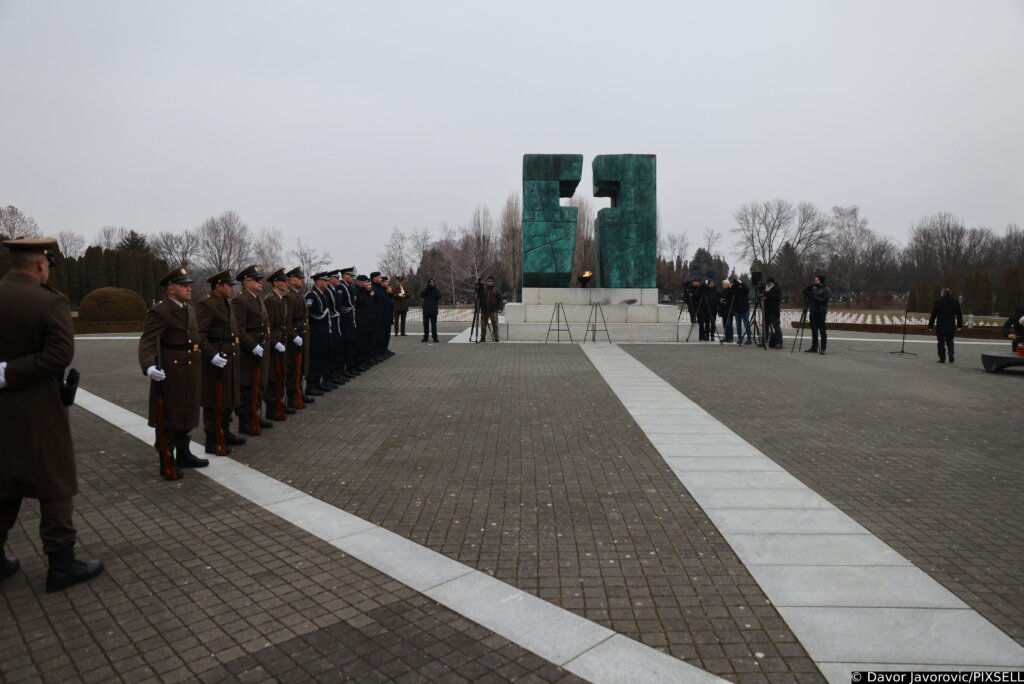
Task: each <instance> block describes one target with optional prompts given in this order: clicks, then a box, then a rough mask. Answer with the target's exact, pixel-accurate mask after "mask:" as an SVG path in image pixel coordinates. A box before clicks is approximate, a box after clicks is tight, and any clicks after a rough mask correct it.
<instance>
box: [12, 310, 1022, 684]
mask: <svg viewBox="0 0 1024 684" xmlns="http://www.w3.org/2000/svg"><path fill="white" fill-rule="evenodd" d="M444 327H447V328H448V331H449V332H454V331H456V330H461V329H462V327H463V326H462V325H451V326H444ZM844 336H845V337H853V335H851V334H847V333H836V334H835V337H837V338H839V337H844ZM444 339H446V338H442V344H439V345H433V344H431V345H425V344H421V343H420V342H419V338H418V336H415V335H410V336H409V337H407V338H398V339H396V340H394V342H393V349H395V350H396V351H397V352H398V355H397V356H396V357H394V358H393V359H391V360H389V361H388V362H386V363H384V364H383V365H381V366H379V367H378V368H376V369H374V370H373V371H371V372H370V373H369V374H367V375H364V376H362V377H360V378H358V379H357V380H355V381H352V382H351V383H349V384H348V385H346V386H345V387H343V388H342V389H340V390H337V391H335V392H332V393H331V394H329V395H327V396H325V397H323V398H322V399H320V400H318V402H317V403H316V405H315V406H313V407H312V408H310V409H309V410H307V411H304V412H301V413H300V414H299V415H297V416H294V417H291V418H289V420H288V422H286V423H284V424H278V425H277V426H276V427H275V428H274V429H272V430H268V431H266V432H265V433H264V436H262V437H259V438H253V439H250V443H249V444H247V445H246V446H244V447H240V448H238V449H237V450H236V452H235V454H234V458H235V459H236V460H238V461H239V462H241V463H244V464H245V465H247V466H250V467H251V468H253V469H255V470H257V471H259V472H261V473H264V474H265V475H267V476H270V477H271V478H274V479H275V480H278V481H280V482H283V483H286V484H288V485H290V486H291V487H294V488H296V489H297V490H301V491H302V492H304V493H306V494H308V495H311V496H312V497H315V498H316V499H319V500H320V501H323V502H325V503H327V504H330V505H332V506H335V507H337V508H339V509H341V510H344V511H347V512H348V513H351V514H354V515H356V516H358V517H360V518H362V519H365V520H366V521H369V522H370V523H373V524H374V525H379V526H381V527H383V528H385V529H387V530H390V531H392V532H394V533H396V534H398V535H400V536H401V537H404V538H406V539H409V540H412V541H414V542H417V543H419V544H422V545H424V546H426V547H427V548H429V549H432V550H434V551H436V552H439V553H440V554H443V555H444V556H446V557H448V558H450V559H453V560H455V561H458V562H459V563H462V564H465V565H466V566H469V567H470V568H474V569H477V570H480V571H482V572H484V573H487V574H489V575H492V576H494V577H495V578H497V579H500V580H502V581H504V582H507V583H508V584H510V585H513V586H514V587H518V588H519V589H522V590H524V591H525V592H528V593H530V594H532V595H535V596H537V597H540V598H541V599H544V600H545V601H549V602H550V603H552V604H554V605H557V606H559V607H561V608H564V609H566V610H567V611H569V612H571V613H573V614H576V615H578V616H581V617H583V618H586V619H587V620H590V621H593V622H594V623H597V624H599V625H602V626H604V627H607V628H610V629H611V630H614V631H615V632H618V633H620V634H623V635H626V636H628V637H631V638H633V639H635V640H637V641H638V642H640V643H642V644H646V645H647V646H650V647H652V648H653V649H659V650H661V651H663V652H665V653H668V654H670V655H672V656H674V657H676V658H679V659H682V660H684V661H686V662H688V663H690V664H692V665H695V666H697V667H699V668H702V669H704V670H707V671H709V672H711V673H714V674H716V675H719V676H722V677H725V678H727V679H731V680H734V681H741V682H764V681H772V682H775V681H802V682H810V681H822V679H823V677H822V673H821V671H819V668H818V667H817V666H816V665H815V662H814V660H812V658H811V656H810V655H809V654H808V652H807V650H806V649H805V646H804V645H803V644H802V643H801V642H800V641H799V640H798V639H797V637H796V636H795V635H794V633H793V632H792V631H791V630H790V628H789V627H788V626H787V623H786V621H785V620H784V619H783V618H782V616H781V615H780V613H779V611H778V610H777V609H776V608H775V607H774V605H773V604H772V602H771V601H770V600H769V598H768V597H767V596H766V595H765V593H764V592H763V591H762V589H761V587H759V586H758V583H757V582H756V581H755V580H754V578H753V576H752V575H751V573H750V571H749V570H748V568H747V567H745V566H744V564H743V562H741V561H740V560H739V558H738V557H737V555H736V553H735V552H734V551H733V548H732V547H731V546H730V544H729V543H728V542H727V541H725V539H723V537H722V534H721V533H720V532H719V530H718V529H717V528H716V526H715V525H714V524H713V523H712V522H711V520H710V519H709V518H708V516H707V514H706V513H705V511H704V510H703V509H702V508H701V506H700V505H699V504H698V503H697V502H696V501H695V500H694V498H693V497H692V496H691V495H690V492H688V490H687V489H686V487H684V486H683V484H682V483H681V482H680V481H679V479H678V478H677V477H676V476H675V474H674V473H673V471H672V470H671V469H670V468H669V467H668V466H667V465H666V462H665V460H664V459H663V458H662V456H661V454H659V452H658V450H657V449H656V448H655V447H654V446H653V445H652V443H651V442H650V441H649V439H648V437H647V436H646V435H645V433H644V432H643V431H642V430H641V429H640V427H639V426H638V425H637V423H636V422H635V421H634V419H633V417H632V416H631V414H630V412H629V411H627V410H626V408H625V407H624V406H623V404H622V402H621V401H620V400H619V398H618V397H617V396H616V394H615V392H613V391H612V389H611V388H610V387H609V385H608V383H607V382H605V380H604V378H602V376H601V374H600V373H598V371H597V370H596V369H595V367H594V365H593V363H591V360H590V359H589V358H588V357H587V355H586V354H585V353H584V351H583V350H581V348H580V347H578V346H570V345H560V346H559V345H546V346H542V345H527V344H522V345H518V344H501V345H494V344H486V345H465V344H446V343H444V342H443V341H444ZM447 339H450V338H447ZM135 348H136V344H135V342H134V341H132V340H80V341H79V342H78V344H77V349H76V358H75V365H76V366H77V367H78V368H79V369H80V370H81V371H82V374H83V382H82V386H83V388H84V389H85V390H88V391H89V392H91V393H93V394H96V395H98V396H99V397H102V398H104V399H106V400H109V401H111V402H113V403H115V404H117V405H119V406H121V407H123V408H125V409H128V410H129V411H132V412H135V413H142V412H143V411H144V410H145V393H146V384H147V382H148V381H147V380H146V379H145V378H144V377H143V376H142V374H141V373H140V372H139V371H138V368H137V367H136V365H135V363H134V361H133V359H134V356H135V354H134V351H135ZM894 348H897V347H894V346H893V343H892V342H891V341H886V340H885V339H884V338H877V339H876V340H872V341H870V342H842V341H838V340H835V341H833V342H831V343H830V346H829V352H830V354H829V355H828V356H825V357H819V356H818V355H810V354H808V355H801V354H794V355H790V354H789V353H788V350H787V351H786V352H779V351H768V352H765V351H762V350H758V349H753V348H749V347H748V348H736V347H734V346H731V345H730V346H726V347H719V346H717V345H688V346H680V345H633V346H626V347H624V349H625V351H626V352H628V354H629V355H631V356H632V357H633V358H635V359H637V360H639V361H640V362H642V363H643V364H644V365H645V366H646V367H647V368H649V369H650V370H651V371H653V372H654V373H655V374H657V376H659V377H660V378H662V379H663V380H665V381H666V382H667V383H669V384H670V385H671V386H673V387H675V388H676V389H678V390H680V391H681V392H682V393H683V394H685V395H686V396H687V397H689V399H691V400H692V401H694V402H696V403H697V404H698V405H699V406H700V407H701V408H703V409H705V410H706V411H707V412H709V413H710V414H711V415H712V416H714V418H716V419H718V420H719V421H721V422H722V423H723V424H724V425H725V426H727V427H728V428H729V429H731V430H732V431H734V432H735V433H737V434H738V435H739V436H740V437H742V438H743V439H745V440H746V441H747V442H749V443H750V444H751V445H753V446H754V447H756V448H757V449H759V450H760V451H761V452H763V454H764V455H766V456H768V457H769V458H771V459H772V460H774V461H775V462H776V463H778V464H779V465H781V466H782V467H784V468H785V469H786V470H788V471H789V473H791V474H792V475H794V476H796V477H797V478H798V479H799V480H801V481H802V482H803V483H804V484H805V485H807V486H808V487H810V488H811V489H813V490H814V491H815V492H817V493H818V494H820V495H822V496H823V497H825V498H826V499H827V500H828V501H829V502H831V503H832V504H834V505H835V506H836V507H838V508H839V509H841V511H843V512H844V513H846V514H848V515H849V516H850V517H852V518H853V519H854V520H856V521H857V522H858V523H860V524H861V525H863V526H864V527H865V528H867V529H868V530H869V531H870V532H871V533H873V534H874V535H876V536H877V537H878V538H880V539H881V540H882V541H884V542H885V543H887V544H889V545H890V546H891V547H893V548H894V549H895V550H896V551H898V552H899V553H900V554H902V555H903V556H905V557H906V558H907V559H909V560H910V561H911V562H912V563H913V564H914V565H915V566H917V568H919V569H921V570H923V571H924V572H926V573H928V574H929V575H930V576H931V577H933V578H934V579H935V580H937V581H938V582H939V583H941V584H942V585H943V586H944V587H946V588H947V589H949V590H950V591H951V592H952V593H953V594H955V595H956V596H957V597H959V599H961V600H962V601H963V602H965V603H966V604H967V605H968V606H969V607H970V608H972V609H973V610H975V611H977V612H978V613H980V614H981V615H983V616H984V617H985V618H987V619H988V620H989V621H991V622H992V623H993V624H994V625H996V626H997V627H998V628H1000V629H1001V630H1003V631H1004V632H1005V633H1006V634H1008V635H1010V637H1012V638H1013V639H1014V640H1016V642H1017V643H1018V644H1024V599H1022V596H1024V569H1022V568H1024V562H1022V560H1024V558H1022V552H1021V550H1020V549H1021V548H1024V545H1022V542H1024V515H1022V511H1021V507H1020V504H1019V492H1020V491H1021V490H1022V485H1024V474H1022V472H1021V468H1020V467H1019V455H1020V442H1021V429H1020V427H1019V422H1020V421H1019V415H1020V402H1021V400H1022V399H1024V384H1022V383H1024V378H1022V377H1021V375H1024V374H1020V373H1018V374H1013V373H1007V374H1004V375H1000V376H993V375H987V374H985V373H983V372H982V371H981V369H980V364H979V363H978V362H977V355H978V353H979V351H980V350H981V349H982V348H983V347H980V346H979V347H970V346H967V345H962V346H961V347H960V351H959V354H958V363H957V364H956V365H955V366H951V367H950V366H945V367H943V366H938V365H937V364H935V362H934V352H933V345H913V346H912V350H913V351H916V352H918V353H920V354H921V356H918V357H913V356H906V357H900V356H896V355H891V354H889V353H887V352H888V351H889V350H891V349H894ZM72 427H73V432H74V436H75V440H76V448H77V453H78V456H79V464H80V482H81V486H82V493H81V494H80V495H79V497H78V498H77V499H76V504H77V508H78V522H79V528H80V544H81V547H82V548H83V551H84V552H85V553H88V554H90V555H94V556H97V557H100V558H102V559H103V560H104V562H105V563H106V566H107V570H106V572H105V574H104V575H103V576H101V577H100V578H98V579H97V580H94V581H92V582H90V583H88V584H85V585H82V586H79V587H76V588H74V589H72V590H70V591H68V592H65V593H64V594H58V595H47V594H45V593H44V592H43V589H42V584H43V577H44V574H45V562H44V559H43V557H42V554H41V552H40V549H39V542H38V539H37V536H36V534H35V527H36V525H37V518H36V508H35V506H34V505H32V504H31V503H29V504H27V505H26V507H25V509H24V512H23V514H22V519H21V522H20V527H18V528H16V529H15V531H14V532H13V533H12V535H11V540H10V544H11V549H12V551H13V552H14V553H16V554H17V555H18V556H20V557H21V559H22V563H23V570H22V571H21V572H19V573H18V575H16V576H15V577H13V578H11V579H9V580H7V581H5V582H4V583H3V585H0V597H2V599H0V612H2V613H6V614H9V615H10V617H11V619H10V621H8V619H7V618H6V617H5V619H4V622H5V624H14V625H15V626H16V629H4V630H3V632H2V634H0V678H3V679H5V680H7V681H23V680H24V681H31V680H39V679H42V680H47V681H66V680H68V679H75V678H81V679H83V680H85V681H109V680H112V679H121V680H127V681H142V680H148V679H153V678H160V679H164V680H168V681H184V680H192V679H200V680H202V681H221V680H225V681H226V680H231V681H234V680H242V681H301V680H305V679H309V678H310V677H316V678H320V679H325V680H343V679H345V678H346V677H350V678H352V679H356V680H360V681H410V682H411V681H478V680H485V681H506V680H513V679H521V680H524V681H551V680H561V679H567V680H570V679H575V676H574V675H573V674H572V673H570V672H568V671H566V670H564V669H561V668H559V667H558V666H557V665H555V664H553V663H551V662H548V661H546V660H544V659H543V658H541V657H539V656H537V655H536V654H534V653H532V652H530V651H529V650H526V649H525V648H523V647H521V646H517V645H515V644H514V643H512V642H511V641H510V640H509V639H508V638H506V637H504V636H502V635H499V634H495V633H494V632H492V631H490V630H488V629H486V628H484V627H481V626H480V625H478V624H476V623H474V622H473V621H471V620H469V619H467V618H466V617H465V616H463V615H460V614H459V613H458V612H456V611H453V610H452V609H450V608H447V607H445V606H443V605H440V604H438V603H437V602H435V601H433V600H432V599H431V598H428V597H427V596H425V595H424V594H423V593H419V592H417V591H415V590H413V589H411V588H409V587H407V586H405V585H403V584H401V583H400V582H397V581H395V580H394V579H392V578H390V577H388V576H387V575H385V574H383V573H382V572H380V571H378V570H375V569H373V568H371V567H369V566H368V565H366V564H364V563H362V562H361V561H359V560H356V559H355V558H353V557H352V556H350V555H348V554H346V553H344V552H342V551H340V550H338V549H337V548H335V547H334V546H331V545H330V544H327V543H325V542H324V541H322V540H321V539H319V538H317V537H316V536H313V535H311V534H309V533H308V532H306V531H304V530H302V529H299V528H298V527H295V526H294V525H292V524H291V523H288V522H286V521H284V520H282V519H281V518H279V517H277V516H276V515H274V514H273V513H271V512H269V511H267V510H266V509H265V508H263V507H261V506H259V505H256V504H254V503H252V502H251V501H249V500H247V499H246V498H243V497H241V496H239V495H238V494H236V493H234V492H233V491H231V490H229V489H227V488H225V487H222V486H221V485H220V484H217V483H216V482H213V481H211V480H210V479H208V478H206V477H204V476H203V475H201V474H199V473H193V472H188V475H187V477H186V479H185V480H184V481H182V482H179V483H166V482H163V481H161V480H159V479H158V476H157V466H156V458H155V455H154V454H153V452H152V450H151V448H147V447H146V445H145V444H143V442H141V441H139V439H137V438H135V437H133V436H131V435H129V434H127V433H125V432H123V431H120V430H118V429H117V428H115V427H113V426H111V425H110V424H109V423H106V422H105V421H104V420H102V419H101V418H99V417H97V416H95V415H93V414H92V413H90V412H87V411H85V410H84V409H81V408H75V409H74V410H73V414H72ZM199 437H200V434H199V431H196V432H194V433H193V439H199ZM695 455H699V454H695Z"/></svg>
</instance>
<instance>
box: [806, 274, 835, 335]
mask: <svg viewBox="0 0 1024 684" xmlns="http://www.w3.org/2000/svg"><path fill="white" fill-rule="evenodd" d="M805 296H806V297H807V317H808V318H809V319H810V321H811V346H810V348H809V349H805V350H804V351H805V352H808V353H812V354H813V353H814V352H817V353H819V354H824V353H825V345H827V344H828V333H827V332H826V330H825V318H826V317H827V316H828V300H829V299H831V298H832V290H831V289H829V287H828V285H826V284H825V276H823V275H816V276H814V284H813V285H811V286H810V287H809V288H808V289H807V293H806V295H805ZM819 337H820V338H821V344H820V345H819V343H818V338H819Z"/></svg>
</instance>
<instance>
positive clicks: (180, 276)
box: [160, 266, 196, 287]
mask: <svg viewBox="0 0 1024 684" xmlns="http://www.w3.org/2000/svg"><path fill="white" fill-rule="evenodd" d="M194 282H196V281H195V280H193V279H192V276H190V275H189V274H188V271H187V270H185V267H184V266H179V267H178V268H176V269H174V270H173V271H171V272H170V273H168V274H167V275H165V276H164V277H163V278H161V279H160V287H167V286H168V285H191V284H192V283H194Z"/></svg>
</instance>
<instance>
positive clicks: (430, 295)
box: [420, 278, 441, 342]
mask: <svg viewBox="0 0 1024 684" xmlns="http://www.w3.org/2000/svg"><path fill="white" fill-rule="evenodd" d="M420 299H421V300H423V339H422V340H420V342H426V341H427V339H428V338H429V337H430V334H431V331H433V335H434V341H435V342H437V310H438V303H439V302H440V301H441V292H440V291H439V290H438V289H437V285H435V284H434V279H433V278H431V279H430V280H428V281H427V286H426V287H425V288H423V292H420Z"/></svg>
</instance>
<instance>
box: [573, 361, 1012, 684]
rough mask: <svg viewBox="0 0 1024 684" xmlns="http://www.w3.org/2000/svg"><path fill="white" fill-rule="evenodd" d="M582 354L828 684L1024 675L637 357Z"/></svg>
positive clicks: (955, 604) (928, 581) (1002, 648)
mask: <svg viewBox="0 0 1024 684" xmlns="http://www.w3.org/2000/svg"><path fill="white" fill-rule="evenodd" d="M582 349H583V352H584V353H585V354H586V355H587V357H588V358H589V359H590V360H591V362H592V363H593V364H594V367H595V368H597V370H598V372H599V373H600V374H601V376H602V377H603V378H604V379H605V381H606V382H607V383H608V385H609V386H610V387H611V389H612V391H614V392H615V394H616V395H617V396H618V397H619V399H620V401H622V404H623V405H624V406H625V407H626V410H627V411H629V413H630V414H631V415H632V416H633V419H634V420H635V421H636V423H637V425H638V426H639V427H640V429H641V430H643V431H644V433H646V434H647V437H648V439H650V441H651V443H652V444H653V445H654V446H655V448H657V449H658V451H659V452H660V453H661V455H662V457H663V458H664V459H665V462H666V463H667V464H668V465H669V467H670V468H672V470H673V472H674V473H675V474H676V475H677V476H678V477H679V479H680V481H681V482H682V483H683V484H684V485H685V486H686V488H687V489H688V490H689V491H690V493H691V494H692V495H693V497H694V499H696V501H697V503H699V504H700V505H701V507H703V509H704V511H705V512H706V513H707V515H708V517H709V518H710V519H711V521H712V522H713V523H714V524H715V525H716V526H717V527H718V529H719V531H720V532H721V534H722V537H723V538H724V539H725V540H726V541H727V542H728V543H729V544H730V545H731V546H732V548H733V550H734V551H735V552H736V554H737V555H738V556H739V558H740V560H741V561H743V563H744V564H745V565H746V567H747V568H748V569H749V570H750V573H751V574H752V575H753V576H754V579H756V580H757V582H758V584H759V585H760V586H761V588H762V589H763V590H764V592H765V594H766V595H767V597H768V599H769V600H770V601H771V602H772V603H773V604H774V605H775V607H776V608H777V609H778V611H779V613H780V614H781V615H782V617H783V619H785V621H786V622H787V623H788V624H789V627H790V629H792V631H793V633H794V634H795V635H796V637H797V639H799V640H800V642H801V643H802V644H803V646H804V648H805V649H806V650H807V652H808V654H809V655H810V656H811V658H812V659H813V660H814V661H815V663H817V665H818V667H819V668H820V669H821V671H822V673H824V674H825V676H826V677H827V678H828V679H829V681H832V682H837V683H838V682H843V683H844V684H845V683H848V682H849V681H850V671H851V670H869V669H889V670H894V669H910V670H913V669H923V668H925V667H940V666H941V667H940V669H948V670H955V669H972V670H973V669H1005V668H1011V669H1020V668H1024V648H1022V647H1021V646H1020V645H1019V644H1018V643H1017V642H1016V641H1014V640H1013V639H1011V638H1010V637H1009V636H1007V635H1006V634H1005V633H1004V632H1003V631H1002V630H1000V629H998V628H997V627H996V626H995V625H993V624H992V623H990V622H988V621H987V620H986V619H985V618H983V617H982V616H981V615H979V614H978V613H976V612H975V611H974V610H972V609H971V608H969V607H968V606H967V605H966V604H965V603H964V602H963V601H961V600H960V599H958V598H957V597H956V596H954V595H953V594H952V593H951V592H950V591H949V590H948V589H946V588H945V587H943V586H942V585H941V584H939V583H938V582H936V581H935V580H934V579H932V578H931V577H930V576H929V575H928V574H927V573H925V572H923V571H922V570H919V569H918V568H917V567H915V566H914V565H912V564H911V563H910V561H908V560H907V559H906V558H904V557H903V556H901V555H900V554H899V553H897V552H896V551H895V550H894V549H892V548H891V547H890V546H888V545H887V544H885V543H884V542H882V541H881V540H880V539H878V538H877V537H875V536H874V535H872V534H871V533H870V532H868V531H867V530H866V529H864V528H863V527H862V526H861V525H860V524H858V523H857V522H856V521H855V520H853V519H852V518H850V517H849V516H847V515H846V514H845V513H843V512H842V511H840V510H839V509H838V508H836V507H835V506H833V505H832V504H830V503H829V502H828V501H826V500H825V499H823V498H822V497H821V496H819V495H818V494H817V493H815V492H814V491H813V490H811V489H810V488H808V487H807V486H806V485H804V484H803V483H801V482H800V481H799V480H797V479H796V478H795V477H793V476H792V475H790V474H789V473H787V472H786V471H785V470H784V469H783V468H781V467H779V465H778V464H777V463H775V462H774V461H772V460H771V459H769V458H768V457H767V456H765V455H764V454H762V453H761V452H760V451H758V450H757V449H755V448H754V447H753V446H751V445H750V444H748V443H747V442H745V441H744V440H743V439H741V438H740V437H739V436H738V435H736V434H735V433H733V432H732V431H731V430H729V429H728V428H726V426H724V425H723V424H722V423H720V422H719V421H718V420H716V419H715V418H714V417H712V416H711V415H710V414H709V413H707V412H706V411H704V410H703V409H702V408H700V407H699V406H698V405H697V404H695V403H694V402H692V401H690V400H689V399H688V398H687V397H686V396H685V395H683V394H682V393H681V392H679V391H678V390H676V389H675V388H674V387H672V386H671V385H670V384H669V383H667V382H666V381H664V380H662V379H661V378H660V377H658V375H656V374H655V373H654V372H653V371H651V370H650V369H648V368H647V367H646V366H644V365H643V364H642V363H640V362H639V361H638V360H636V359H635V358H634V357H632V356H630V355H629V354H627V353H626V352H625V351H623V350H622V349H620V348H619V347H617V346H615V345H609V344H604V345H585V346H583V347H582ZM709 438H710V439H709ZM837 457H840V458H841V457H842V454H837Z"/></svg>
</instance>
